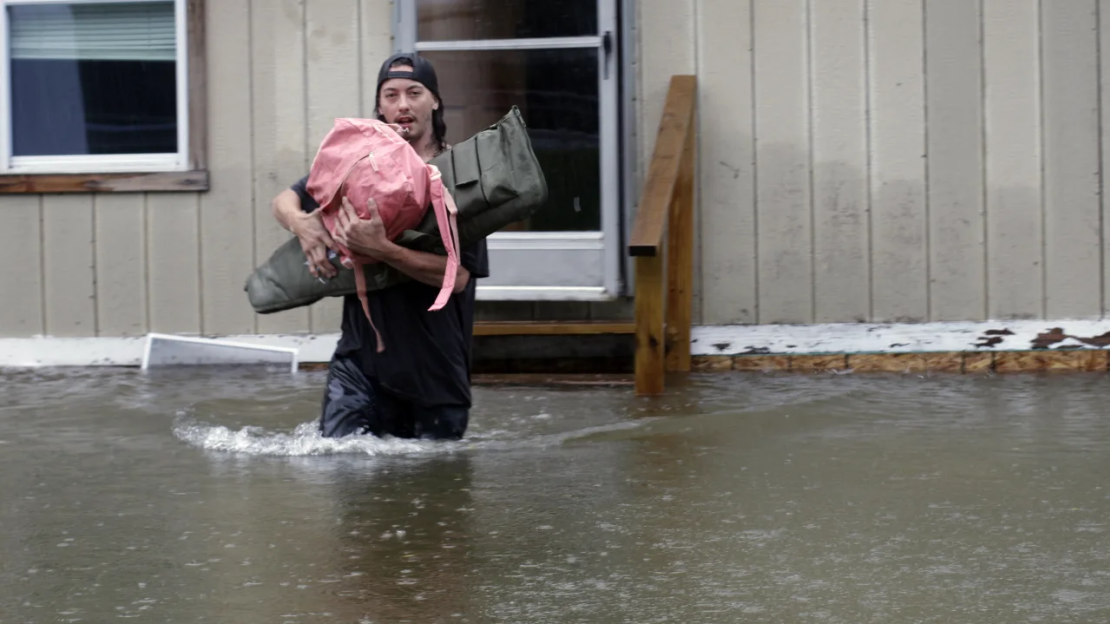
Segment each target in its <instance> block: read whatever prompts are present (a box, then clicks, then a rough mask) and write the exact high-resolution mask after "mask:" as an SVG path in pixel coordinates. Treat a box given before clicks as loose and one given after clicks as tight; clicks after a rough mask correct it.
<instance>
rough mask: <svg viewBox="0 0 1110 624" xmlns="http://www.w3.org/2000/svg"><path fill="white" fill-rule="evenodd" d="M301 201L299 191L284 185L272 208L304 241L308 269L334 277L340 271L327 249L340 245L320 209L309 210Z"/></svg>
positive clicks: (279, 221) (321, 275) (280, 219)
mask: <svg viewBox="0 0 1110 624" xmlns="http://www.w3.org/2000/svg"><path fill="white" fill-rule="evenodd" d="M301 202H302V200H301V196H300V195H298V194H297V193H296V192H295V191H293V190H292V189H285V190H284V191H282V192H281V193H278V195H277V197H274V199H273V201H272V202H270V210H271V212H273V214H274V218H275V219H276V220H277V222H278V223H279V224H281V227H283V228H285V229H286V230H288V231H290V232H292V233H293V235H294V236H296V237H297V238H298V239H299V240H300V241H301V249H302V250H303V251H304V254H305V258H307V259H308V271H309V273H311V274H312V275H313V276H314V277H328V278H331V277H335V276H336V275H337V274H338V271H337V270H336V268H335V266H334V265H333V264H332V263H331V262H329V261H328V250H329V249H333V250H334V249H336V247H337V246H336V244H335V241H333V240H332V237H331V235H329V234H328V230H327V228H325V227H324V222H323V220H322V219H321V218H320V212H319V210H313V211H312V212H306V211H305V210H304V207H302V203H301ZM308 208H312V207H311V206H309V207H308Z"/></svg>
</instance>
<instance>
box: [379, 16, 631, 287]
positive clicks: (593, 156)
mask: <svg viewBox="0 0 1110 624" xmlns="http://www.w3.org/2000/svg"><path fill="white" fill-rule="evenodd" d="M397 4H398V7H399V8H398V14H397V29H396V41H397V49H398V50H406V51H408V50H414V49H415V50H416V51H417V53H418V54H420V55H421V56H422V57H424V58H427V59H428V60H430V61H431V62H432V63H433V64H434V65H435V67H436V71H437V73H438V75H439V83H440V92H441V95H442V96H443V99H444V106H445V118H446V121H447V128H448V140H449V141H451V142H457V141H459V140H462V139H465V138H466V137H468V136H471V135H472V134H474V133H475V132H477V131H479V130H481V129H482V128H485V127H487V126H489V125H490V124H492V123H494V122H496V121H497V120H498V119H500V118H501V117H502V116H504V115H505V113H507V112H508V111H509V109H510V108H511V107H512V106H517V107H518V108H519V109H520V111H521V113H522V114H523V116H524V120H525V122H526V123H527V124H528V127H529V130H530V136H531V140H532V145H533V148H534V149H535V151H536V155H537V157H538V158H539V160H540V163H541V165H542V166H543V169H544V173H545V175H546V177H547V183H548V187H549V189H550V200H549V202H548V204H547V205H546V206H544V207H543V208H542V209H540V210H539V212H538V213H537V214H536V215H535V216H534V217H533V218H531V219H529V220H528V221H526V222H522V223H518V224H514V225H513V226H511V227H509V228H507V229H506V230H504V231H502V232H498V233H497V234H495V235H493V236H492V237H490V239H489V249H490V263H491V266H490V268H491V272H492V275H491V277H490V278H489V279H484V280H481V281H480V282H479V289H478V293H479V294H478V296H479V298H481V299H484V300H499V299H500V300H580V301H590V300H603V299H608V298H611V297H614V296H615V295H617V294H618V287H619V278H620V260H621V257H620V250H619V246H620V207H619V204H620V179H621V169H620V158H619V136H620V134H619V116H618V110H619V107H618V97H619V89H618V85H619V79H620V76H619V75H620V72H619V62H618V55H617V38H616V28H617V11H616V0H545V1H543V2H536V1H534V0H532V1H529V0H415V2H403V3H397Z"/></svg>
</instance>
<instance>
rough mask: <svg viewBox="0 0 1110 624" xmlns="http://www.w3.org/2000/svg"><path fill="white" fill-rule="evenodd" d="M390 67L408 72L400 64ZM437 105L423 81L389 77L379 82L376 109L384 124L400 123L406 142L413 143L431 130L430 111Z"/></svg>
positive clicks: (409, 68)
mask: <svg viewBox="0 0 1110 624" xmlns="http://www.w3.org/2000/svg"><path fill="white" fill-rule="evenodd" d="M394 69H397V70H401V71H412V67H409V66H407V65H402V66H400V67H395V68H394ZM437 107H438V104H437V103H436V98H435V96H434V95H432V92H431V91H429V90H428V88H427V87H425V86H424V85H423V84H421V83H419V82H416V81H415V80H408V79H406V78H391V79H390V80H387V81H386V82H385V83H383V84H382V90H381V95H380V96H379V97H378V110H379V111H380V112H381V114H382V117H384V118H385V121H386V123H392V124H397V125H399V126H401V127H402V128H403V129H404V130H405V132H406V134H405V138H406V139H407V140H408V141H410V142H416V141H419V140H420V139H422V138H424V137H425V136H427V135H429V134H431V131H432V111H433V110H435V109H436V108H437Z"/></svg>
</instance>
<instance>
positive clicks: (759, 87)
mask: <svg viewBox="0 0 1110 624" xmlns="http://www.w3.org/2000/svg"><path fill="white" fill-rule="evenodd" d="M643 6H644V17H643V19H642V22H643V28H644V32H643V33H642V43H641V45H642V46H643V47H644V51H643V61H644V66H645V67H644V74H645V80H644V86H643V88H644V102H645V106H646V109H647V110H646V114H645V116H644V118H643V120H642V124H643V125H644V126H645V132H644V136H645V137H647V136H648V132H646V130H647V128H649V127H650V126H651V124H653V123H655V120H657V119H658V117H659V106H660V104H659V103H660V102H661V98H662V93H663V92H664V90H665V84H664V83H665V80H666V75H665V74H670V73H679V72H692V73H696V74H697V75H698V77H699V81H700V83H699V85H700V102H699V103H700V107H701V109H700V112H701V132H700V141H701V151H700V163H699V165H700V189H699V190H700V203H699V210H700V212H699V224H698V233H699V239H700V245H699V247H698V254H699V257H698V289H697V295H696V296H697V298H698V300H699V301H698V308H699V309H698V315H697V316H696V317H695V318H696V320H697V321H699V322H700V323H702V324H710V325H712V324H733V323H813V322H818V323H821V322H852V321H875V322H896V321H904V322H914V321H924V320H938V321H946V320H980V319H1040V318H1051V319H1060V318H1076V319H1092V318H1095V319H1097V318H1101V317H1103V315H1104V314H1105V311H1106V308H1107V297H1106V294H1107V282H1106V277H1107V275H1106V270H1105V267H1106V249H1107V242H1108V232H1107V229H1106V225H1107V224H1106V220H1105V219H1104V218H1103V214H1104V209H1105V208H1104V204H1103V200H1102V193H1101V189H1102V187H1101V184H1102V178H1103V168H1102V161H1103V154H1104V151H1105V150H1106V148H1107V145H1108V142H1107V135H1106V132H1105V131H1104V129H1103V127H1102V123H1101V111H1102V102H1103V98H1104V94H1105V89H1106V85H1107V84H1110V83H1108V82H1107V76H1106V71H1107V68H1108V67H1110V65H1107V63H1105V62H1103V61H1104V59H1105V58H1106V57H1105V54H1106V53H1107V50H1108V49H1110V46H1108V45H1106V42H1103V41H1101V39H1103V35H1104V34H1106V33H1108V32H1110V23H1108V21H1107V20H1108V19H1110V12H1108V11H1106V10H1104V9H1105V8H1106V3H1104V2H1097V1H1096V0H1074V1H1071V0H1069V1H1068V2H1038V1H1036V0H980V1H976V0H869V1H868V0H808V1H807V0H686V1H685V2H674V0H654V1H651V2H648V1H645V2H644V3H643ZM661 41H670V42H671V43H669V44H666V45H661V44H660V43H659V42H661ZM649 42H650V43H649ZM645 149H646V148H645Z"/></svg>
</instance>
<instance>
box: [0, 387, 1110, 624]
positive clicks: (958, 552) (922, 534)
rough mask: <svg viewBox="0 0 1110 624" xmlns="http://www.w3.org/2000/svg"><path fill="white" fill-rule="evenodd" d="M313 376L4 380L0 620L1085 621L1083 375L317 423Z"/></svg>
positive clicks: (553, 400)
mask: <svg viewBox="0 0 1110 624" xmlns="http://www.w3.org/2000/svg"><path fill="white" fill-rule="evenodd" d="M323 380H324V373H322V372H321V373H306V374H299V375H296V376H293V377H290V376H289V375H288V374H281V373H276V372H272V371H271V372H265V371H249V370H247V371H237V372H231V373H228V372H227V371H221V372H219V373H215V372H205V371H196V370H192V371H170V372H166V371H159V372H157V373H149V374H143V373H140V372H138V371H122V370H114V371H112V370H101V371H90V372H72V371H36V372H14V373H0V384H2V387H3V392H2V393H0V471H2V474H3V475H4V478H3V479H2V480H0V527H2V529H3V530H0V586H2V587H3V588H4V591H3V592H2V593H0V622H3V623H5V624H6V623H7V622H78V621H80V622H103V621H108V620H109V619H110V620H113V621H114V620H116V619H120V618H122V619H136V620H141V621H158V622H184V621H190V622H193V621H212V622H236V623H251V622H292V623H302V622H681V623H683V624H688V623H693V622H844V623H860V622H884V623H885V622H957V621H958V622H977V623H1007V624H1009V623H1010V622H1016V621H1022V622H1053V623H1056V622H1102V621H1108V620H1110V519H1108V518H1110V483H1108V482H1107V478H1106V477H1107V475H1110V452H1108V451H1107V450H1106V449H1107V447H1108V443H1110V416H1107V415H1106V410H1105V408H1104V407H1103V406H1102V401H1101V396H1102V391H1103V388H1104V385H1105V383H1106V380H1105V377H1103V376H1067V377H1034V376H1023V377H973V376H957V377H945V376H935V377H915V376H909V377H900V376H867V377H865V376H812V377H804V376H786V375H770V376H764V375H751V376H743V375H735V376H733V375H711V376H705V377H693V378H691V380H690V381H688V382H685V383H674V384H671V386H670V388H672V393H671V394H670V395H668V396H667V397H664V398H662V399H658V400H645V399H637V398H635V397H633V396H632V392H631V389H629V388H627V387H621V388H598V387H591V388H574V389H569V388H515V387H514V388H488V387H479V388H477V389H476V400H477V402H478V405H477V407H476V409H475V412H474V416H473V418H472V429H471V431H470V432H469V434H468V436H467V438H466V439H465V440H462V441H460V442H451V443H433V442H417V441H401V440H378V439H374V438H353V439H346V440H325V439H322V438H320V437H319V436H318V435H317V434H316V431H315V427H314V424H315V423H314V418H315V414H316V410H317V409H318V407H319V404H320V396H321V387H322V384H323Z"/></svg>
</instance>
